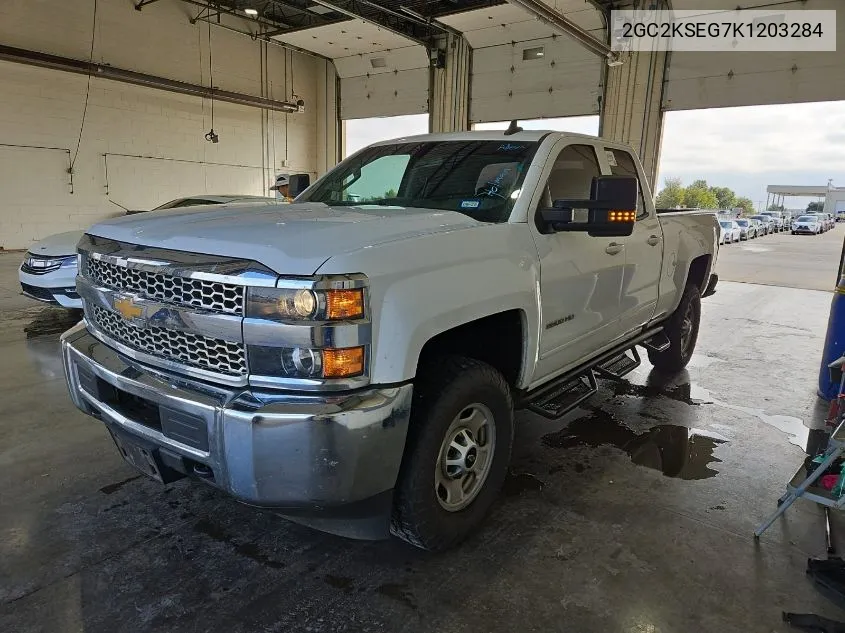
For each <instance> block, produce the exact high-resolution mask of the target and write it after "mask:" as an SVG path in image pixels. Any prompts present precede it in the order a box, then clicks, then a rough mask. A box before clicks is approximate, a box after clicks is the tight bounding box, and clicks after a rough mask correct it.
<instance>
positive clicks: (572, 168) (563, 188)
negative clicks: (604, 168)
mask: <svg viewBox="0 0 845 633" xmlns="http://www.w3.org/2000/svg"><path fill="white" fill-rule="evenodd" d="M595 176H601V167H599V161H598V158H597V156H596V149H595V148H594V147H593V146H592V145H567V146H566V147H564V148H563V149H562V150H561V152H560V154H558V156H557V158H556V159H555V162H554V166H553V167H552V173H551V174H549V180H548V181H547V183H546V191H545V196H544V200H543V201H542V202H541V203H540V204H541V205H542V206H546V207H550V206H551V205H552V203H554V201H555V200H564V199H569V200H589V198H590V189H591V188H592V185H593V178H594V177H595Z"/></svg>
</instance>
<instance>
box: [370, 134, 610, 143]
mask: <svg viewBox="0 0 845 633" xmlns="http://www.w3.org/2000/svg"><path fill="white" fill-rule="evenodd" d="M547 134H559V135H561V136H571V137H573V138H582V139H589V140H591V141H594V140H595V139H596V137H595V136H590V135H588V134H576V133H574V132H564V131H562V130H524V131H522V132H517V133H516V134H509V135H506V134H505V130H472V131H469V132H447V133H443V134H417V135H414V136H402V137H399V138H394V139H389V140H384V141H379V142H378V143H373V145H392V144H394V143H426V142H432V141H502V142H510V143H513V142H518V141H526V142H530V141H539V140H540V139H542V138H543V137H544V136H546V135H547ZM608 142H609V141H608ZM613 144H614V145H616V144H617V143H613Z"/></svg>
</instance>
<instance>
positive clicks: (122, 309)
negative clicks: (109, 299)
mask: <svg viewBox="0 0 845 633" xmlns="http://www.w3.org/2000/svg"><path fill="white" fill-rule="evenodd" d="M112 305H113V306H114V309H115V310H116V311H117V312H118V313H120V316H122V317H123V318H124V319H126V320H127V321H135V320H136V319H140V318H142V317H143V316H144V306H140V305H137V304H136V303H135V300H134V299H133V298H132V297H115V299H114V303H113V304H112Z"/></svg>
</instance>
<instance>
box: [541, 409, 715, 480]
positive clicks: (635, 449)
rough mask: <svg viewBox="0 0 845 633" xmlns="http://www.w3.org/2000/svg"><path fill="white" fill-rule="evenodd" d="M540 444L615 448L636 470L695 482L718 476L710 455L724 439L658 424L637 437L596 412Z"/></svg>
mask: <svg viewBox="0 0 845 633" xmlns="http://www.w3.org/2000/svg"><path fill="white" fill-rule="evenodd" d="M542 441H543V444H544V445H545V446H548V447H550V448H572V447H575V446H592V447H598V446H615V447H616V448H619V449H621V450H623V451H625V452H626V453H627V454H628V456H629V457H630V458H631V461H632V462H634V463H635V464H637V465H639V466H645V467H646V468H652V469H654V470H659V471H661V472H662V473H663V474H664V475H665V476H667V477H674V478H677V479H686V480H695V479H708V478H710V477H715V476H716V475H717V474H718V473H719V471H717V470H715V469H714V468H712V467H711V464H714V463H719V462H721V460H720V459H719V458H718V457H716V456H715V455H714V454H713V451H714V450H715V448H716V447H717V446H719V445H720V444H724V443H725V442H726V441H727V439H726V438H724V437H722V436H721V435H719V434H717V433H712V432H710V431H705V430H701V429H691V428H688V427H685V426H680V425H675V424H659V425H657V426H653V427H652V428H650V429H649V430H648V431H646V432H644V433H637V432H635V431H633V430H631V429H630V428H628V427H627V426H625V425H624V424H623V423H622V422H621V421H620V420H619V419H617V418H616V417H615V416H614V415H612V414H610V413H607V412H606V411H602V410H601V409H598V408H596V409H593V410H592V411H591V413H590V415H587V416H584V417H581V418H578V419H577V420H574V421H573V422H572V423H571V424H570V425H569V426H568V427H566V428H565V429H563V430H561V431H557V432H556V433H549V434H547V435H544V436H543V440H542Z"/></svg>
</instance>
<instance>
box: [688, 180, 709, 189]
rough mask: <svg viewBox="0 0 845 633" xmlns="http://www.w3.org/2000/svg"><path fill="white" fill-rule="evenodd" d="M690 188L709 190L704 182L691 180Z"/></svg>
mask: <svg viewBox="0 0 845 633" xmlns="http://www.w3.org/2000/svg"><path fill="white" fill-rule="evenodd" d="M690 187H692V188H693V189H709V187H708V186H707V181H706V180H693V181H692V184H691V185H690Z"/></svg>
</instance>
